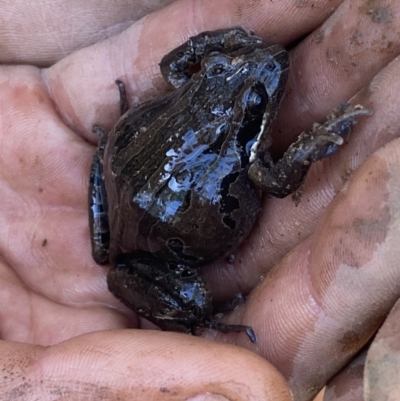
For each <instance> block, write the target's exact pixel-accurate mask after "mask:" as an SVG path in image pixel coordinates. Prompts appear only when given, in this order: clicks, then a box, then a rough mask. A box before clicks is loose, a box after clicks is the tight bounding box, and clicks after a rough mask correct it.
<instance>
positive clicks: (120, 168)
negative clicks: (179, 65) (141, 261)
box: [105, 86, 260, 264]
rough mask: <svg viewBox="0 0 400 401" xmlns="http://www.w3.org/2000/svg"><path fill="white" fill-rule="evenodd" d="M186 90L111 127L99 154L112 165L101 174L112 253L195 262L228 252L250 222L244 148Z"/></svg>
mask: <svg viewBox="0 0 400 401" xmlns="http://www.w3.org/2000/svg"><path fill="white" fill-rule="evenodd" d="M190 90H193V91H195V90H194V89H193V88H192V87H190V86H186V87H184V88H182V89H180V90H177V91H174V92H172V93H171V94H170V95H169V97H168V98H167V99H163V100H162V101H160V102H150V103H148V104H144V105H143V106H141V107H140V108H139V109H136V110H132V111H130V113H133V114H132V115H130V116H129V115H125V116H124V117H123V118H122V120H121V121H120V122H119V123H118V124H117V126H116V127H115V132H114V134H112V135H114V138H112V137H111V138H110V140H109V143H108V149H106V157H105V163H110V165H108V166H106V169H105V170H106V171H112V175H110V176H109V177H107V176H106V187H107V194H108V196H109V218H110V221H112V222H113V225H115V228H114V227H111V232H112V233H113V237H114V238H111V247H110V254H111V255H110V256H111V258H113V254H115V255H117V254H118V253H120V252H121V251H123V252H132V251H134V250H143V251H148V252H151V253H153V254H155V255H159V256H160V257H163V258H169V259H175V260H177V261H184V260H185V261H186V262H188V263H192V264H202V263H206V262H208V261H211V260H215V259H218V258H221V257H223V256H224V255H225V254H227V253H229V252H230V251H231V250H232V249H233V248H235V247H236V246H237V245H238V243H239V242H240V241H241V239H242V238H244V237H245V236H246V235H247V234H248V232H249V230H250V229H251V226H252V225H253V222H254V219H255V217H256V215H257V213H258V211H259V203H260V191H259V190H258V189H256V188H255V187H254V185H253V184H251V182H250V181H249V180H248V178H247V167H246V166H245V167H244V166H243V160H242V152H243V149H242V148H241V146H240V144H239V143H237V138H236V136H235V135H232V133H231V130H232V129H237V127H231V126H230V125H229V124H227V123H226V118H225V117H226V116H225V115H224V114H223V113H221V114H219V113H214V114H210V113H209V108H207V106H206V105H204V104H201V105H200V104H199V103H196V102H194V103H191V102H190V101H189V102H188V101H187V100H188V99H191V96H190V93H189V94H188V93H186V96H183V94H182V93H180V92H181V91H190ZM183 101H185V102H186V103H183ZM128 113H129V112H128ZM149 115H151V117H152V118H150V119H149ZM127 119H131V120H132V123H131V124H130V123H129V124H127ZM145 120H147V121H152V123H151V125H147V126H146V125H145V124H142V123H141V122H143V121H145ZM129 121H130V120H129ZM120 127H123V128H120ZM127 127H128V128H127ZM122 129H123V130H124V131H122ZM239 199H240V202H241V203H243V205H241V204H239ZM116 227H118V230H117V229H116ZM215 238H219V239H220V241H218V243H216V241H215ZM210 243H211V244H215V249H212V245H211V248H210ZM187 244H191V245H190V246H188V245H187ZM203 244H207V245H203ZM205 248H207V249H205Z"/></svg>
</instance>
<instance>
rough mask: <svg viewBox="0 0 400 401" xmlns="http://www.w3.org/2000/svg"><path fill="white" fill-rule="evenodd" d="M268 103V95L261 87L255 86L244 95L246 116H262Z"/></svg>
mask: <svg viewBox="0 0 400 401" xmlns="http://www.w3.org/2000/svg"><path fill="white" fill-rule="evenodd" d="M267 103H268V94H267V92H266V91H265V89H264V86H263V85H260V84H256V85H254V86H253V87H252V88H250V89H249V91H248V92H247V94H246V97H245V107H246V111H247V113H248V114H250V115H251V116H258V115H260V114H264V112H265V109H266V107H267Z"/></svg>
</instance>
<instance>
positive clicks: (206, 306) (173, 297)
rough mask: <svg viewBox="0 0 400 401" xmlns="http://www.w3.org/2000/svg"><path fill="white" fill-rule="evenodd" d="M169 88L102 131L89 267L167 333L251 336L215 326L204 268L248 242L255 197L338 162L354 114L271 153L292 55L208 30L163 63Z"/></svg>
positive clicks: (340, 114) (346, 111) (281, 192)
mask: <svg viewBox="0 0 400 401" xmlns="http://www.w3.org/2000/svg"><path fill="white" fill-rule="evenodd" d="M160 67H161V72H162V75H163V76H164V79H165V80H166V81H167V82H169V83H170V84H171V85H172V86H173V87H174V88H175V90H173V91H171V92H170V93H167V94H165V95H163V96H161V97H159V98H156V99H154V100H150V101H147V102H145V103H143V104H141V105H139V106H136V107H133V108H131V109H128V107H127V102H126V96H125V87H124V84H123V83H122V82H121V81H117V83H118V87H119V90H120V98H121V114H122V116H121V118H120V119H119V121H118V122H117V124H116V125H115V127H114V128H113V129H112V130H111V132H110V133H108V134H106V133H105V132H103V130H102V129H101V128H100V127H98V126H95V127H94V130H95V131H97V132H98V133H99V134H100V141H99V146H98V149H97V151H96V153H95V155H94V159H93V164H92V171H91V176H90V188H89V215H90V217H89V219H90V228H91V239H92V250H93V257H94V260H95V261H96V262H97V263H99V264H105V263H109V262H110V263H111V264H112V265H113V267H112V268H111V270H110V271H109V272H108V276H107V281H108V287H109V289H110V291H111V292H112V293H113V294H114V295H115V296H116V297H117V298H119V299H121V300H122V301H123V302H124V303H125V304H126V305H127V306H129V307H130V308H132V309H134V310H135V311H136V312H138V313H139V314H140V315H142V316H144V317H145V318H147V319H149V320H150V321H152V322H154V323H155V324H156V325H158V326H159V327H160V328H161V329H163V330H174V331H183V332H188V333H193V334H198V333H199V331H200V330H201V329H202V328H214V329H216V330H220V331H222V332H231V331H245V332H246V333H247V335H248V336H249V337H250V339H251V341H253V342H254V341H255V335H254V332H253V330H252V329H251V328H250V327H247V326H242V325H228V324H224V323H222V322H221V321H219V320H218V319H216V318H215V317H214V314H213V302H212V298H211V294H210V292H209V290H208V289H207V287H206V286H205V285H204V283H203V281H202V279H201V278H200V276H199V274H198V270H199V267H200V266H203V265H205V264H207V263H210V262H213V261H215V260H218V259H221V258H224V257H226V256H227V255H229V254H231V253H232V252H233V251H234V250H235V249H236V248H237V247H238V246H239V245H240V243H241V242H242V241H243V240H244V238H246V236H247V235H248V234H249V232H250V230H251V228H252V226H253V224H254V222H255V220H256V218H257V215H258V214H259V212H260V207H261V199H262V194H263V193H266V194H268V196H276V197H284V196H286V195H288V194H290V193H293V192H294V191H295V190H296V189H298V188H299V186H300V185H301V184H302V182H303V180H304V177H305V175H306V173H307V171H308V169H309V168H310V165H311V163H312V162H315V161H317V160H320V159H323V158H324V157H327V156H330V155H332V154H333V153H335V152H336V151H337V149H338V147H339V146H340V145H341V144H342V143H343V142H344V140H343V138H344V137H345V136H346V135H347V134H348V133H349V130H350V128H351V127H352V125H354V124H355V122H356V119H357V117H359V116H361V115H367V114H369V111H368V110H365V109H362V108H361V107H355V108H353V107H351V106H350V105H344V106H342V107H341V108H339V109H337V110H336V111H335V113H333V114H332V115H331V117H330V119H329V120H328V121H327V122H326V123H325V124H324V125H320V126H318V127H315V128H314V130H313V131H312V132H309V133H303V134H301V135H300V137H299V138H298V140H297V141H296V142H295V143H293V144H292V145H291V146H290V147H289V149H288V150H287V152H286V153H285V154H284V155H283V157H282V158H281V159H280V160H278V161H274V160H273V159H272V157H271V154H270V152H269V150H268V148H269V146H270V125H271V121H272V120H273V119H274V116H275V115H276V113H277V111H278V109H279V105H280V102H281V99H282V96H283V93H284V90H285V85H286V80H287V76H288V69H289V57H288V53H287V52H286V50H285V49H284V48H283V47H281V46H280V45H267V44H265V43H263V41H262V39H261V38H259V37H257V36H255V35H253V34H250V33H248V32H247V31H245V30H243V29H240V28H234V29H225V30H218V31H214V32H203V33H201V34H199V35H197V36H195V37H192V38H190V39H189V40H188V41H187V42H186V43H184V44H183V45H181V46H179V47H178V48H176V49H175V50H173V51H172V52H170V53H169V54H167V55H166V56H165V57H164V58H163V59H162V61H161V63H160Z"/></svg>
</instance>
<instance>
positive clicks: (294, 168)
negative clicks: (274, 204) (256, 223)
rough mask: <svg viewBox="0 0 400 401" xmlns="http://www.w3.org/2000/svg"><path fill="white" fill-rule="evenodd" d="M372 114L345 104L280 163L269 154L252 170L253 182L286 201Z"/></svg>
mask: <svg viewBox="0 0 400 401" xmlns="http://www.w3.org/2000/svg"><path fill="white" fill-rule="evenodd" d="M371 114H372V111H371V110H368V109H364V108H363V107H361V106H355V107H353V106H351V105H350V104H348V103H345V104H342V105H341V106H339V107H338V108H337V109H335V110H333V111H332V113H331V114H330V115H329V116H328V120H327V121H326V122H325V123H324V124H322V125H319V124H315V126H314V127H313V130H312V131H311V132H304V133H302V134H301V135H300V136H299V138H298V139H297V141H296V142H294V143H293V144H292V145H291V146H290V147H289V149H288V150H287V151H286V152H285V154H284V155H283V157H282V158H281V159H280V160H279V161H278V162H277V163H275V164H274V163H273V162H272V158H271V156H270V155H269V153H266V155H265V156H264V157H263V160H260V159H256V160H255V161H254V162H253V164H252V165H251V166H250V169H249V177H250V179H251V180H252V181H253V182H254V183H255V184H256V185H257V186H258V187H260V188H261V189H262V190H263V191H265V192H266V193H268V195H272V196H275V197H278V198H283V197H285V196H287V195H289V194H291V193H293V192H294V191H296V190H297V189H298V188H299V187H300V186H301V184H302V183H303V181H304V178H305V176H306V174H307V172H308V170H309V168H310V167H311V164H312V163H313V162H316V161H318V160H321V159H324V158H325V157H329V156H331V155H333V154H335V153H336V152H337V150H338V148H339V146H340V145H342V144H343V143H344V138H346V137H347V135H348V134H349V132H350V130H351V128H352V127H353V126H354V125H355V124H356V123H357V118H358V117H360V116H369V115H371Z"/></svg>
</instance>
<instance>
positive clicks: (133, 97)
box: [44, 0, 340, 141]
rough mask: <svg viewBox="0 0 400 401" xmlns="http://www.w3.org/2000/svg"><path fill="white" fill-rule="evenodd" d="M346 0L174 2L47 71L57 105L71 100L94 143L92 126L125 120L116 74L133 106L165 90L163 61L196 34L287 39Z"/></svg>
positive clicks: (73, 118) (70, 116) (72, 113)
mask: <svg viewBox="0 0 400 401" xmlns="http://www.w3.org/2000/svg"><path fill="white" fill-rule="evenodd" d="M339 3H340V1H339V0H335V1H328V0H325V1H322V2H320V4H319V6H318V7H312V6H310V7H299V6H298V5H296V3H295V2H292V1H285V2H282V1H281V2H257V7H255V4H254V3H249V2H248V1H244V0H224V1H218V2H215V1H210V0H203V1H197V0H196V1H194V0H192V1H186V0H185V1H183V0H181V1H175V2H173V3H171V4H170V5H169V6H168V7H165V8H162V9H160V10H158V11H157V12H154V13H152V14H150V15H148V16H147V17H146V18H144V19H142V20H140V21H138V22H137V23H136V24H134V25H133V26H132V27H131V28H129V29H127V30H126V31H124V32H121V34H119V35H117V36H115V37H113V38H110V39H109V40H106V41H103V42H101V43H97V44H95V45H93V46H91V47H88V48H85V49H83V50H82V51H79V52H76V53H75V54H73V55H71V56H69V57H67V58H65V59H64V60H61V61H60V62H59V63H57V64H56V65H54V66H53V67H51V68H50V69H48V70H45V71H44V79H45V82H46V83H47V85H48V88H49V91H50V94H51V96H52V98H53V99H54V101H55V103H56V104H57V105H59V104H63V105H66V106H67V107H63V108H60V113H61V116H62V118H63V119H64V121H66V122H67V123H68V124H69V125H70V126H71V127H73V128H74V129H75V130H77V131H78V132H80V133H81V134H83V135H85V136H86V137H88V138H90V139H91V140H92V141H94V140H97V138H95V136H94V135H93V134H92V133H91V127H92V126H93V124H99V125H101V126H102V127H104V128H106V129H110V128H111V126H112V125H113V124H114V123H115V122H116V120H117V119H118V111H119V103H118V102H119V98H118V90H117V87H116V85H115V83H114V82H115V80H116V79H120V80H122V81H124V82H125V83H126V84H127V92H128V96H129V98H130V102H131V104H136V103H138V102H139V101H143V100H145V99H148V98H152V97H154V96H155V95H156V94H159V93H161V92H163V91H165V90H166V88H167V86H166V84H165V83H164V82H163V81H162V80H161V76H160V71H159V67H158V63H159V62H160V60H161V58H162V57H163V56H164V55H165V54H166V53H167V52H168V51H170V50H172V49H173V48H175V47H176V46H178V45H180V44H181V43H182V42H183V41H184V40H186V39H187V38H188V37H189V36H193V35H195V34H197V33H199V32H202V31H205V30H212V29H217V28H223V27H229V26H242V25H244V26H245V27H246V28H252V29H256V31H257V33H258V34H260V35H263V37H265V38H266V39H268V41H277V42H286V43H287V42H289V41H290V40H292V39H293V38H296V37H298V36H299V35H303V34H304V31H305V30H309V29H312V28H313V27H316V26H318V25H319V24H320V23H321V22H322V21H323V20H324V19H325V18H326V17H327V16H328V15H330V14H331V13H332V11H333V10H334V8H335V6H336V5H337V4H339ZM282 20H284V21H285V25H283V24H282ZM160 26H162V34H160ZM286 26H291V29H290V30H288V29H287V28H286Z"/></svg>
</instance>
